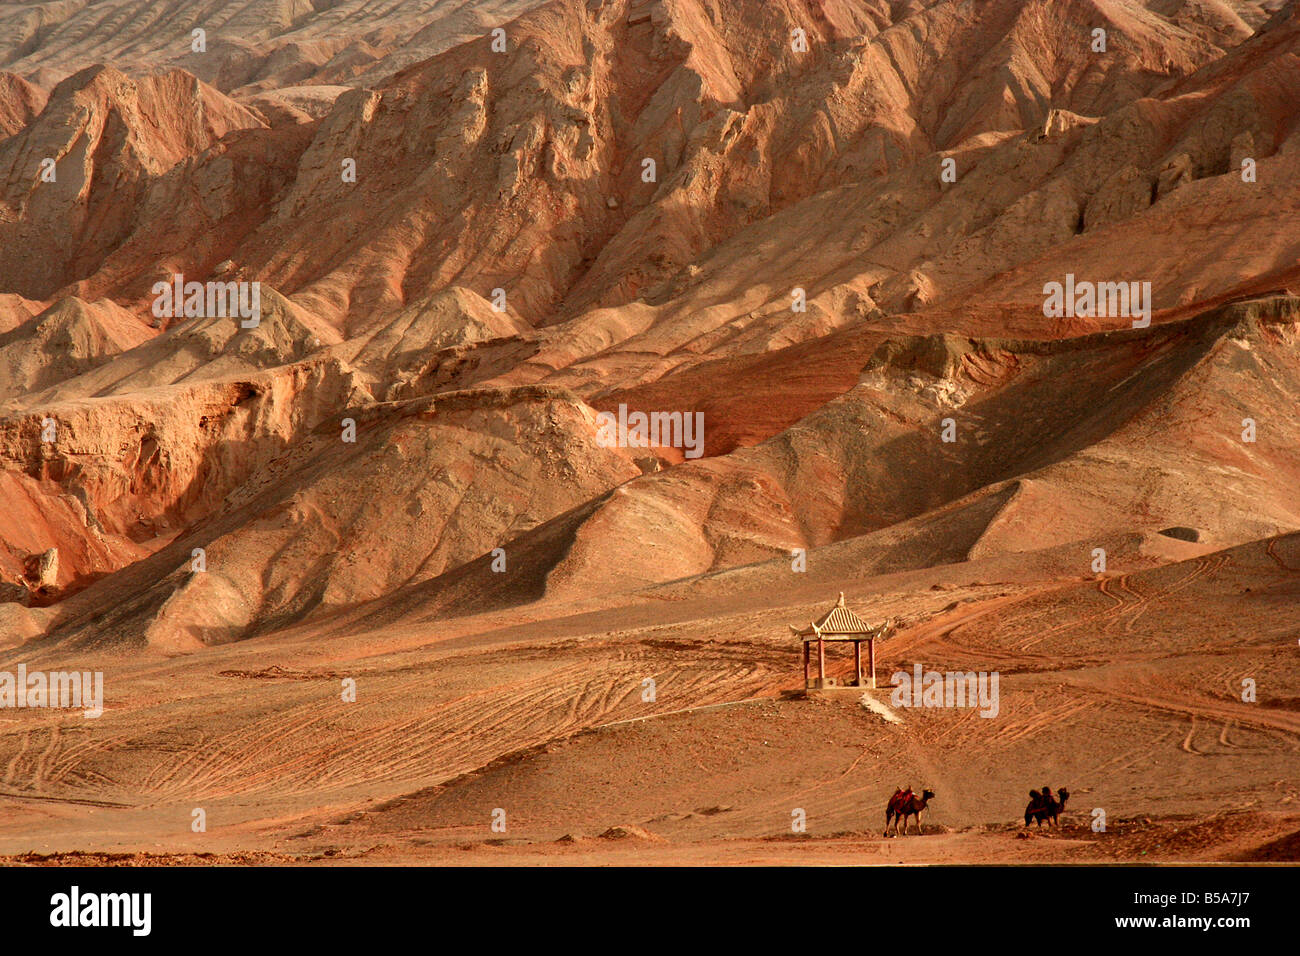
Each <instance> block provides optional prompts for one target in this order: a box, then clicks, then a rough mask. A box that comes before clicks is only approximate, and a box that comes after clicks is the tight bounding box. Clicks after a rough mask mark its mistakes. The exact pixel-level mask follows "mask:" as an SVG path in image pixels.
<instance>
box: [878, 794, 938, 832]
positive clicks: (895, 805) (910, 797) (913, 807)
mask: <svg viewBox="0 0 1300 956" xmlns="http://www.w3.org/2000/svg"><path fill="white" fill-rule="evenodd" d="M933 799H934V791H933V790H922V791H921V796H920V797H918V796H916V794H914V793H912V788H911V787H908V788H907V789H906V790H903V789H902V788H899V789H897V790H895V791H894V795H893V796H892V797H890V798H889V805H888V806H887V807H885V833H884V835H885V836H889V824H890V823H891V821H892V823H893V824H894V836H898V821H899V820H902V821H903V833H904V834H906V833H907V819H908V817H913V816H914V817H916V832H917V833H921V832H922V831H921V814H922V813H924V812H925V808H926V806H927V805H928V804H929V803H930V801H931V800H933Z"/></svg>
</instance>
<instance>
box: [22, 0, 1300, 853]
mask: <svg viewBox="0 0 1300 956" xmlns="http://www.w3.org/2000/svg"><path fill="white" fill-rule="evenodd" d="M1067 277H1068V279H1067ZM1067 282H1068V284H1069V286H1070V287H1071V288H1074V287H1076V283H1079V284H1084V285H1088V286H1089V289H1090V291H1091V289H1092V288H1093V287H1094V286H1095V288H1097V289H1098V290H1100V291H1101V294H1100V295H1099V297H1098V298H1097V299H1096V300H1092V301H1091V304H1090V305H1084V304H1080V303H1076V302H1074V301H1071V302H1070V303H1069V307H1068V308H1064V309H1055V308H1053V307H1052V304H1051V301H1050V298H1051V294H1050V293H1049V291H1048V290H1049V288H1050V286H1051V284H1052V283H1060V284H1062V285H1064V284H1066V283H1067ZM189 283H199V284H201V291H200V294H199V295H198V296H197V298H195V299H194V301H193V302H191V301H190V295H189V293H188V292H185V289H186V287H187V284H189ZM1120 283H1123V285H1122V286H1120V285H1119V284H1120ZM178 285H179V287H180V288H181V289H182V291H183V292H184V294H183V295H182V296H181V297H180V299H181V300H183V301H177V302H174V303H171V304H170V305H166V304H164V302H163V298H162V297H163V296H164V295H165V296H167V297H168V298H170V297H171V290H172V289H174V288H176V287H177V286H178ZM213 288H217V289H218V290H221V289H225V290H228V291H230V290H233V291H232V292H231V295H232V296H233V297H232V298H230V299H228V300H223V299H222V298H221V296H222V295H224V294H225V293H224V292H221V291H218V292H217V294H216V295H217V298H216V299H215V300H214V298H213V292H212V290H213ZM1106 289H1109V292H1105V291H1104V290H1106ZM1121 291H1122V292H1123V296H1122V298H1121V295H1120V292H1121ZM253 296H255V297H256V298H253ZM241 297H242V298H241ZM214 302H215V303H216V304H217V305H221V304H222V303H223V302H225V303H227V304H230V305H231V308H221V309H217V310H214V308H213V305H214ZM253 302H255V303H256V306H255V309H254V313H252V314H251V317H250V314H245V313H243V312H238V311H236V310H235V308H234V304H235V303H240V304H242V305H247V304H249V303H253ZM172 305H174V306H175V308H172V307H171V306H172ZM1076 305H1079V307H1077V308H1076ZM191 306H192V307H191ZM1297 409H1300V5H1298V4H1297V2H1296V0H982V2H974V0H662V2H648V0H547V2H538V0H484V2H476V3H456V2H451V0H385V2H378V3H375V2H362V0H339V2H335V3H311V2H308V3H290V2H287V0H258V2H254V3H244V2H241V3H233V2H224V0H218V2H214V3H209V4H202V5H196V4H187V3H182V2H180V0H162V2H146V0H98V2H89V3H79V4H71V3H70V4H10V5H6V6H0V774H2V779H0V859H2V860H3V861H5V862H8V863H29V864H59V863H90V864H105V865H119V864H120V865H154V864H168V863H214V864H273V863H290V862H311V863H319V864H330V865H338V864H343V865H346V864H357V863H366V864H375V863H380V864H408V863H409V864H448V865H462V864H463V865H484V864H489V865H501V864H521V865H537V864H540V865H565V864H569V865H571V864H579V865H604V864H619V865H628V864H652V865H661V864H663V865H671V864H686V865H704V864H738V865H740V864H773V863H776V864H876V863H882V864H896V863H1043V862H1052V863H1110V862H1125V863H1127V862H1142V863H1150V862H1211V861H1212V862H1238V863H1242V862H1259V863H1278V862H1284V863H1294V862H1296V861H1297V860H1300V418H1297ZM629 412H633V413H635V412H643V413H646V414H647V415H651V414H658V415H659V416H660V419H659V420H660V421H674V420H675V421H676V422H677V423H680V424H682V425H684V424H685V423H687V422H691V423H694V422H699V423H702V424H701V430H699V431H697V432H695V433H693V435H689V434H687V433H686V432H685V431H684V430H682V429H678V431H676V432H673V431H672V430H671V429H665V430H664V431H663V432H661V433H660V434H659V435H658V436H657V437H658V440H657V441H654V442H644V443H641V442H638V441H637V440H636V439H637V435H636V433H635V429H633V432H632V433H631V434H630V435H626V434H620V435H618V436H617V440H614V441H611V440H609V436H610V429H609V428H608V424H609V420H610V416H613V417H614V418H615V419H617V418H619V417H620V416H622V417H624V418H627V415H628V413H629ZM670 416H675V418H671V417H670ZM629 420H630V419H629ZM841 594H843V596H844V601H845V605H846V606H847V607H848V608H849V609H851V610H852V611H854V612H855V613H856V614H857V615H859V616H860V617H861V618H863V619H864V620H865V621H867V622H868V623H870V624H871V625H872V626H876V625H880V624H882V623H883V622H885V621H886V620H888V619H892V620H893V621H894V628H893V631H892V633H890V634H889V636H888V637H886V638H884V639H883V640H881V641H879V642H878V644H877V658H878V659H877V668H876V672H877V677H878V680H879V685H880V686H879V688H878V689H877V690H875V691H873V692H868V693H867V694H866V698H867V699H865V700H864V699H863V698H864V694H863V693H858V692H852V693H850V692H846V691H843V690H841V691H840V692H838V693H834V694H830V695H814V696H812V697H811V698H808V697H805V696H803V695H802V693H801V691H802V689H803V686H804V678H803V658H802V650H801V644H800V640H799V639H798V638H797V637H796V636H795V635H794V634H792V632H791V626H794V627H797V628H805V627H807V626H808V625H809V624H810V623H811V622H813V621H815V620H817V619H819V618H820V617H821V616H822V615H823V614H824V613H825V612H826V611H828V610H829V609H830V608H831V607H832V606H833V605H834V604H835V603H836V601H837V599H838V598H839V596H840V595H841ZM815 656H816V655H815V653H814V658H815ZM827 662H828V667H829V675H830V676H831V677H833V678H835V679H836V680H838V681H841V682H843V681H845V680H847V679H848V678H849V677H850V676H851V672H852V668H853V663H852V653H851V650H850V649H849V648H848V647H847V645H843V644H832V645H830V646H829V649H828V651H827ZM20 665H21V667H22V668H23V669H24V673H26V674H32V673H39V674H42V675H46V674H55V673H65V674H70V673H73V672H76V673H78V674H80V673H87V674H96V673H97V674H102V678H103V694H104V699H103V712H102V715H100V716H98V717H87V716H84V715H83V712H82V708H80V707H73V706H50V705H51V704H57V703H59V702H58V701H45V702H44V704H41V703H39V702H38V703H37V704H33V705H31V706H17V705H16V699H15V698H14V697H13V696H12V694H11V696H10V697H8V698H6V697H5V683H4V681H5V679H6V678H5V675H6V674H16V673H17V672H18V670H19V667H20ZM917 666H920V667H921V669H922V670H923V671H932V672H938V673H949V672H951V673H975V674H984V675H996V677H997V680H998V684H997V689H998V697H997V706H996V709H995V712H987V711H985V712H982V711H981V710H980V709H979V708H976V707H970V706H964V707H963V706H956V705H953V704H952V702H947V703H945V704H942V705H939V706H920V707H915V706H906V705H905V704H904V702H902V701H900V700H898V699H897V698H896V696H895V694H894V693H893V688H892V687H891V680H892V677H893V675H894V674H895V673H896V672H900V671H901V672H905V673H909V674H910V673H912V672H913V670H914V668H916V667H917ZM11 685H12V682H11ZM29 700H30V698H29ZM909 785H910V786H911V787H912V788H913V789H914V790H915V791H916V792H917V793H918V794H919V793H920V792H921V791H922V790H923V789H927V788H928V789H929V790H932V791H934V793H935V797H934V799H933V800H932V801H931V802H930V804H929V806H928V807H927V808H926V810H925V813H924V815H923V817H922V827H923V831H922V833H921V834H920V835H917V834H916V833H915V828H913V832H912V833H911V834H910V835H906V836H899V837H885V836H883V835H882V830H883V827H884V823H885V820H884V810H885V805H886V802H887V801H888V799H889V797H890V795H891V794H892V793H893V792H894V791H895V789H896V788H898V787H901V786H909ZM1043 785H1049V786H1051V787H1052V788H1053V789H1059V788H1061V787H1067V788H1068V790H1069V793H1070V799H1069V801H1068V803H1067V805H1066V807H1065V808H1064V812H1063V814H1062V815H1061V817H1060V826H1059V827H1046V828H1041V829H1040V828H1039V827H1037V826H1033V827H1029V828H1028V829H1026V827H1025V826H1024V824H1023V819H1022V818H1023V815H1024V811H1025V805H1026V803H1027V802H1028V800H1029V791H1030V790H1031V789H1038V788H1040V787H1042V786H1043Z"/></svg>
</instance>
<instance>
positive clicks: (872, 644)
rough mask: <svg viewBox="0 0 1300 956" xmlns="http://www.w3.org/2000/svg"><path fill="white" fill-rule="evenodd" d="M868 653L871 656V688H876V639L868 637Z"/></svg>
mask: <svg viewBox="0 0 1300 956" xmlns="http://www.w3.org/2000/svg"><path fill="white" fill-rule="evenodd" d="M867 655H868V657H869V658H870V660H869V663H868V666H869V667H870V668H871V689H872V690H875V689H876V639H875V638H874V637H869V638H867Z"/></svg>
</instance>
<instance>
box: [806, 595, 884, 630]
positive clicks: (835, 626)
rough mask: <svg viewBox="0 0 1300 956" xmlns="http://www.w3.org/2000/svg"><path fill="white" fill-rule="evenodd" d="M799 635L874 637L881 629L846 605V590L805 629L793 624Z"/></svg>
mask: <svg viewBox="0 0 1300 956" xmlns="http://www.w3.org/2000/svg"><path fill="white" fill-rule="evenodd" d="M790 630H792V631H794V633H795V635H796V636H798V637H808V638H810V637H815V636H816V635H817V634H818V633H820V634H821V636H822V637H824V638H834V637H864V638H865V637H874V636H876V635H877V634H878V633H879V631H880V630H881V628H880V627H872V626H871V625H870V624H868V623H867V622H866V621H864V620H862V618H860V617H858V616H857V615H856V614H854V613H853V612H852V611H850V610H849V609H848V608H847V607H845V606H844V592H842V591H841V592H840V599H839V601H838V602H837V603H836V605H835V606H834V607H832V608H831V609H830V610H829V611H827V612H826V613H825V614H823V615H822V616H821V617H820V618H818V619H817V620H816V621H814V622H813V623H812V624H810V625H809V626H808V627H805V628H803V629H800V628H797V627H793V626H791V628H790Z"/></svg>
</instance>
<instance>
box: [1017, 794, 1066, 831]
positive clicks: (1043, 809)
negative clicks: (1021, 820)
mask: <svg viewBox="0 0 1300 956" xmlns="http://www.w3.org/2000/svg"><path fill="white" fill-rule="evenodd" d="M1069 799H1070V791H1069V790H1066V789H1065V788H1064V787H1062V788H1061V789H1060V791H1059V792H1058V793H1057V794H1056V795H1055V796H1053V795H1052V788H1051V787H1044V788H1043V792H1042V793H1039V792H1038V791H1037V790H1030V791H1029V806H1027V807H1025V826H1029V821H1030V820H1037V821H1038V826H1039V828H1040V829H1041V828H1042V826H1043V821H1044V820H1046V821H1048V823H1049V824H1050V825H1051V826H1054V827H1055V826H1060V822H1059V821H1058V819H1057V818H1058V817H1060V815H1061V813H1062V811H1064V810H1065V801H1066V800H1069Z"/></svg>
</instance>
